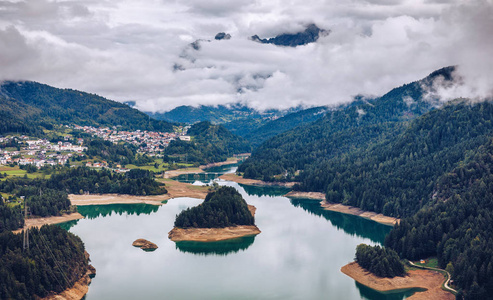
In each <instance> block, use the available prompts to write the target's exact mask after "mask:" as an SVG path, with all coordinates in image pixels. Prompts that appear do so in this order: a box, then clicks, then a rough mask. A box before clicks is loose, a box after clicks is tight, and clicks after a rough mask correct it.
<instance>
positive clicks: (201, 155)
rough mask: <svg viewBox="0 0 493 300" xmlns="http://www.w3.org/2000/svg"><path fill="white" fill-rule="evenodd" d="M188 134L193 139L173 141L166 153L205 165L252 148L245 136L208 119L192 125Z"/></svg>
mask: <svg viewBox="0 0 493 300" xmlns="http://www.w3.org/2000/svg"><path fill="white" fill-rule="evenodd" d="M188 135H190V136H191V137H192V140H191V141H181V140H175V141H172V142H171V143H170V144H169V146H168V147H166V148H165V150H164V154H165V155H168V156H171V155H172V156H179V158H180V159H181V160H182V161H186V162H195V163H198V164H202V165H203V164H208V163H213V162H219V161H225V160H226V159H227V158H228V157H230V156H232V155H234V154H239V153H246V152H250V150H251V147H250V144H249V143H248V142H247V141H246V140H244V139H243V138H241V137H239V136H236V135H234V134H232V133H231V132H229V131H228V130H227V129H226V128H224V127H223V126H222V125H213V124H211V123H210V122H207V121H204V122H200V123H197V124H194V125H192V127H190V129H189V130H188ZM176 158H177V157H175V161H176Z"/></svg>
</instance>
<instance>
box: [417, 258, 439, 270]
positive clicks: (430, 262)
mask: <svg viewBox="0 0 493 300" xmlns="http://www.w3.org/2000/svg"><path fill="white" fill-rule="evenodd" d="M414 263H415V264H416V265H418V266H422V267H428V268H439V267H438V259H437V258H436V257H430V258H427V259H425V263H424V264H422V263H421V262H420V261H419V260H418V261H414Z"/></svg>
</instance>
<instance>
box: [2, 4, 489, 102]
mask: <svg viewBox="0 0 493 300" xmlns="http://www.w3.org/2000/svg"><path fill="white" fill-rule="evenodd" d="M310 23H315V24H316V25H317V26H319V27H321V28H323V29H327V30H331V33H330V35H328V36H326V37H322V38H320V39H319V40H318V42H317V43H313V44H309V45H306V46H299V47H296V48H288V47H278V46H274V45H270V44H269V45H266V44H260V43H256V42H253V41H251V40H249V39H248V38H249V37H250V36H252V35H255V34H257V35H259V36H260V37H261V38H268V37H274V36H276V35H278V34H281V33H294V32H298V31H302V30H303V29H304V26H306V25H307V24H310ZM218 32H226V33H229V34H231V36H232V38H231V39H230V40H221V41H216V40H214V36H215V35H216V34H217V33H218ZM196 40H201V41H200V42H199V44H200V50H194V49H193V48H192V47H190V43H192V42H194V41H196ZM449 65H459V67H460V68H459V72H460V75H461V76H462V80H463V81H462V82H463V84H462V85H461V86H460V87H454V88H449V89H448V90H446V91H443V93H442V94H443V95H444V96H446V97H448V98H453V97H458V96H462V97H472V98H478V97H479V98H482V97H486V96H489V95H491V94H492V89H493V73H492V71H491V70H493V0H470V1H466V0H464V1H458V0H456V1H447V0H367V1H363V0H325V1H323V0H318V1H317V0H289V1H288V0H282V1H281V0H251V1H249V0H229V1H223V0H208V1H204V0H64V1H51V0H26V1H14V0H11V1H1V0H0V80H34V81H38V82H42V83H46V84H49V85H53V86H56V87H60V88H73V89H78V90H82V91H86V92H91V93H96V94H99V95H102V96H104V97H107V98H109V99H112V100H117V101H128V100H134V101H136V102H137V106H138V108H140V109H142V110H146V111H166V110H169V109H171V108H173V107H176V106H178V105H184V104H190V105H198V104H225V103H231V102H238V101H240V102H243V103H246V104H248V105H249V106H252V107H256V108H259V109H266V108H287V107H291V106H296V105H300V104H301V105H304V106H314V105H331V104H339V103H343V102H348V101H351V99H352V97H353V96H355V95H358V94H361V95H368V96H372V95H382V94H384V93H385V92H387V91H389V90H390V89H392V88H393V87H397V86H400V85H402V84H405V83H409V82H411V81H415V80H418V79H421V78H422V77H425V76H426V75H428V74H429V73H431V72H432V71H434V70H436V69H439V68H442V67H445V66H449Z"/></svg>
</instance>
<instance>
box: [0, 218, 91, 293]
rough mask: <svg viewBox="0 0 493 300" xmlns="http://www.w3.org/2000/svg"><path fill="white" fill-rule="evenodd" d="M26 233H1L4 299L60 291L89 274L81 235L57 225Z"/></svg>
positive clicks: (0, 282)
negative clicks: (26, 244)
mask: <svg viewBox="0 0 493 300" xmlns="http://www.w3.org/2000/svg"><path fill="white" fill-rule="evenodd" d="M22 238H23V235H22V234H13V233H12V232H10V231H6V232H3V233H0V299H39V298H40V297H46V296H48V295H49V294H53V293H60V292H61V291H63V290H65V289H66V288H68V287H71V286H72V285H73V284H74V283H75V282H76V281H77V280H79V279H80V278H81V277H82V276H83V275H84V274H86V271H87V266H88V259H87V258H86V255H85V251H84V244H83V243H82V241H81V240H80V238H79V237H77V236H75V235H74V234H72V233H70V232H67V231H65V230H64V229H62V228H60V227H58V226H55V225H50V226H48V225H45V226H43V227H41V229H37V228H33V229H31V230H30V231H29V238H30V239H29V241H30V248H29V249H28V250H23V248H22V246H23V240H22Z"/></svg>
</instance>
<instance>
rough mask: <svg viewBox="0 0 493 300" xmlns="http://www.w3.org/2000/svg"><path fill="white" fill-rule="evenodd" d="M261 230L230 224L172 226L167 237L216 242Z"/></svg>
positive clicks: (176, 239)
mask: <svg viewBox="0 0 493 300" xmlns="http://www.w3.org/2000/svg"><path fill="white" fill-rule="evenodd" d="M260 232H261V231H260V229H258V227H257V226H254V225H250V226H244V225H241V226H232V227H225V228H187V229H183V228H177V227H175V228H173V229H172V230H171V231H170V232H169V233H168V238H169V239H170V240H172V241H173V242H181V241H194V242H217V241H224V240H230V239H236V238H240V237H244V236H252V235H257V234H259V233H260Z"/></svg>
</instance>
